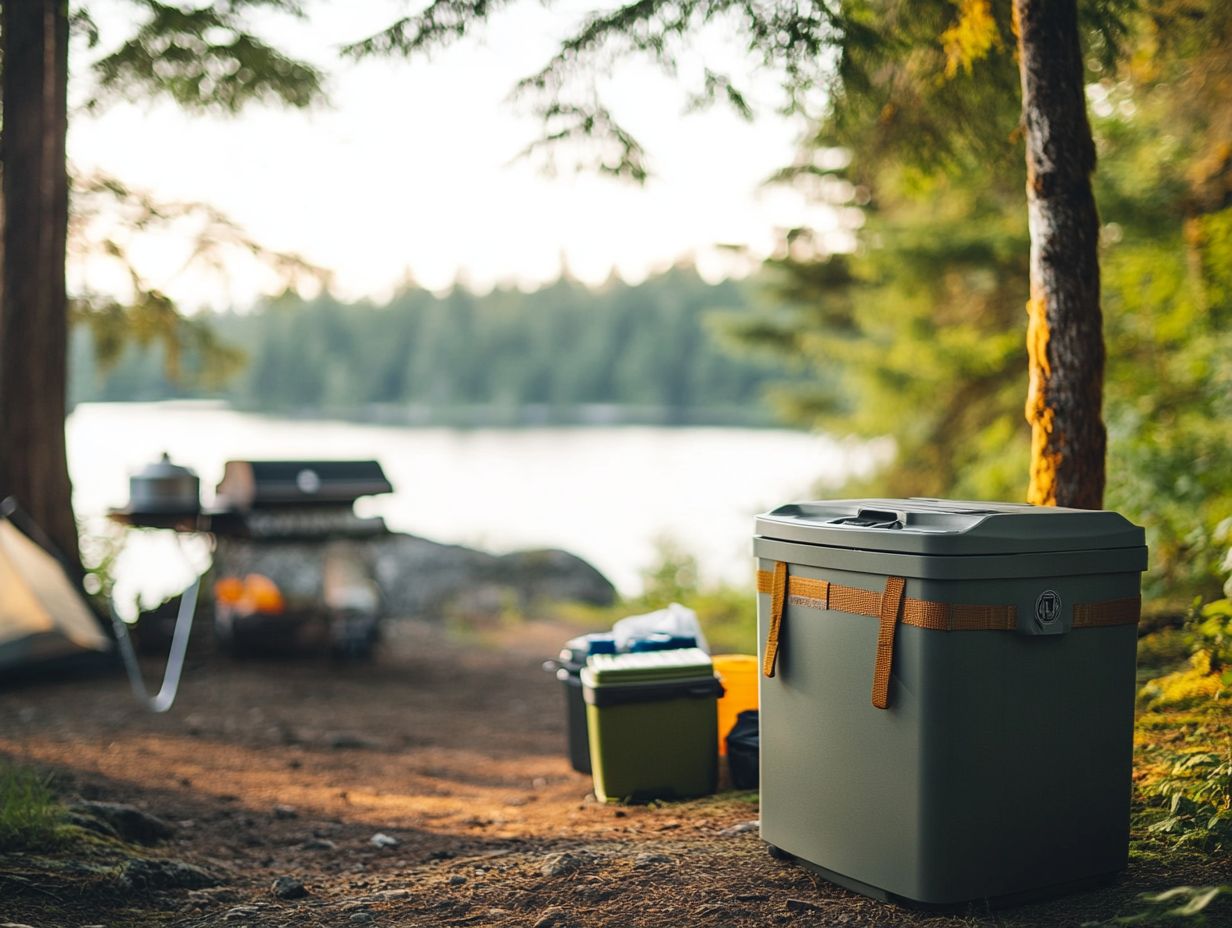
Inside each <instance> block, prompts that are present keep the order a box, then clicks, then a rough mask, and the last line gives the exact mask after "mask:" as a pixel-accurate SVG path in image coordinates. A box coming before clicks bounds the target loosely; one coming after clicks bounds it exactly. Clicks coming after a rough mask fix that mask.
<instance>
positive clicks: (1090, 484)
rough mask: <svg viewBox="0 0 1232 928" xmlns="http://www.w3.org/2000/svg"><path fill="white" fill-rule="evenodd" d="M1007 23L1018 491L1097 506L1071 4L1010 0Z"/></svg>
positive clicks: (1096, 391)
mask: <svg viewBox="0 0 1232 928" xmlns="http://www.w3.org/2000/svg"><path fill="white" fill-rule="evenodd" d="M1014 21H1015V26H1016V28H1017V33H1018V65H1019V72H1020V75H1021V78H1022V114H1023V124H1024V127H1025V130H1026V147H1027V203H1028V211H1029V219H1030V230H1031V298H1030V301H1029V302H1028V303H1027V315H1028V322H1027V353H1028V360H1029V372H1030V379H1029V382H1028V388H1027V407H1026V415H1027V421H1028V422H1030V423H1031V481H1030V489H1029V491H1028V494H1027V498H1028V500H1029V501H1030V502H1032V503H1036V504H1038V505H1049V506H1073V507H1077V508H1081V509H1099V508H1101V507H1102V505H1103V498H1104V454H1105V450H1106V445H1107V436H1106V433H1105V431H1104V423H1103V419H1102V415H1101V407H1102V403H1103V381H1104V340H1103V320H1102V316H1101V313H1100V306H1099V256H1098V253H1097V247H1098V244H1099V217H1098V214H1097V213H1096V210H1095V197H1094V195H1093V194H1092V192H1091V173H1092V172H1093V171H1094V170H1095V144H1094V142H1093V141H1092V139H1091V126H1090V123H1089V122H1088V121H1087V110H1086V97H1085V89H1084V80H1083V66H1082V51H1081V47H1080V44H1079V35H1078V11H1077V4H1076V0H1014Z"/></svg>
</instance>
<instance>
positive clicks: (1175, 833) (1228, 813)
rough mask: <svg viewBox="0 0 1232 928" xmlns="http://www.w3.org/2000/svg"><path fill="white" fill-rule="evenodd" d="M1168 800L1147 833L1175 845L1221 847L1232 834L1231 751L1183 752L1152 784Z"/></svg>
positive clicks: (1213, 848)
mask: <svg viewBox="0 0 1232 928" xmlns="http://www.w3.org/2000/svg"><path fill="white" fill-rule="evenodd" d="M1153 791H1154V793H1155V794H1156V795H1158V796H1160V797H1161V798H1162V799H1163V800H1164V801H1165V802H1166V803H1167V814H1166V815H1165V816H1164V817H1163V818H1161V819H1160V820H1159V821H1157V822H1155V823H1153V824H1152V825H1151V826H1150V829H1149V830H1150V832H1151V833H1155V834H1161V835H1166V836H1168V837H1170V838H1172V839H1173V840H1174V842H1175V845H1176V846H1183V845H1185V844H1197V845H1198V846H1199V847H1201V848H1202V849H1203V850H1210V851H1219V850H1222V849H1223V847H1224V845H1225V842H1226V841H1227V840H1228V838H1229V837H1232V752H1229V753H1227V754H1225V755H1222V756H1221V755H1219V754H1215V753H1211V752H1205V751H1195V752H1194V753H1192V754H1186V755H1184V756H1183V757H1181V758H1180V759H1179V760H1178V761H1177V762H1176V763H1174V764H1173V765H1172V769H1171V770H1170V771H1169V772H1168V775H1167V776H1165V777H1163V778H1162V779H1160V780H1159V781H1158V782H1157V783H1156V784H1155V785H1154V787H1153Z"/></svg>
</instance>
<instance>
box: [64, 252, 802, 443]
mask: <svg viewBox="0 0 1232 928" xmlns="http://www.w3.org/2000/svg"><path fill="white" fill-rule="evenodd" d="M756 290H757V288H756V285H755V284H752V283H749V282H745V281H732V280H725V281H721V282H719V283H717V284H710V283H707V282H706V281H705V280H703V279H702V278H701V276H700V275H699V274H698V273H697V271H696V269H695V268H692V267H689V266H683V265H682V266H677V267H675V268H672V269H670V270H668V271H665V272H663V273H661V274H658V275H655V276H653V277H651V278H648V279H647V280H646V281H644V282H642V283H640V284H627V283H624V282H621V281H616V280H613V281H610V282H608V283H606V284H604V285H602V286H600V287H597V288H592V287H588V286H586V285H585V284H582V283H580V282H578V281H576V280H574V279H572V278H569V277H567V276H566V277H562V278H560V279H558V280H556V281H555V282H553V283H550V284H547V285H545V286H544V287H542V288H540V289H538V290H535V291H532V292H525V291H522V290H518V289H514V288H497V289H495V290H492V291H490V292H489V293H486V294H483V295H476V294H474V293H472V292H470V291H469V290H467V289H466V288H465V287H462V286H456V287H454V288H453V289H452V290H451V291H450V292H448V293H446V294H443V295H439V294H434V293H432V292H430V291H427V290H423V289H419V288H416V287H407V288H405V289H403V290H401V291H400V292H398V293H397V294H395V295H394V296H393V298H392V299H390V300H389V301H388V302H387V303H384V304H374V303H371V302H356V303H345V302H342V301H339V300H337V299H335V298H334V297H332V296H329V295H323V296H320V297H317V298H315V299H312V300H302V299H300V298H299V297H295V296H284V297H282V298H279V299H277V300H273V301H270V302H268V303H266V304H264V305H262V306H259V307H257V308H256V309H255V310H253V311H251V312H248V313H235V312H223V313H211V314H208V315H206V316H204V317H197V321H198V322H199V323H200V322H204V323H205V324H206V325H207V326H208V327H209V328H210V330H212V332H213V333H214V334H215V335H216V337H217V339H218V340H220V342H221V343H222V344H223V345H224V346H226V349H227V350H228V351H231V350H234V352H236V353H235V354H234V357H233V360H232V363H231V364H230V365H229V367H230V369H229V370H227V371H225V373H224V372H223V371H222V369H223V368H226V367H228V365H226V364H225V363H222V364H220V360H222V359H220V358H219V357H218V356H217V355H214V356H210V355H205V354H203V352H201V351H200V350H198V349H195V348H194V347H193V345H192V343H191V342H190V343H189V344H188V345H186V347H185V349H184V351H183V353H182V356H181V357H179V358H178V359H176V363H177V364H178V366H179V370H180V373H179V376H178V377H177V376H171V375H170V372H169V371H168V364H167V357H166V355H165V353H164V349H163V347H162V346H161V344H160V343H159V342H158V341H151V343H150V344H148V345H145V346H141V345H139V344H130V345H128V346H127V347H125V349H124V350H123V351H122V353H121V354H120V355H119V357H118V358H117V359H115V360H114V362H112V363H111V364H105V363H103V362H101V361H100V360H99V358H98V356H97V354H98V353H97V352H96V351H95V343H94V335H93V334H92V333H91V332H90V331H89V330H88V329H87V328H86V327H78V329H77V330H76V331H75V332H74V336H73V342H72V348H71V355H70V371H71V374H70V400H71V402H72V403H73V404H74V405H75V404H77V403H82V402H90V401H99V402H152V401H161V400H173V399H216V400H224V401H226V402H227V403H229V404H230V405H231V406H232V407H234V408H236V409H240V410H245V411H251V412H261V413H270V414H277V415H287V416H327V417H330V418H345V419H353V420H361V421H369V422H378V423H382V424H390V425H418V426H425V425H432V426H458V427H486V426H498V427H521V426H543V425H570V426H596V425H617V424H638V425H659V426H679V425H713V426H751V427H758V426H774V425H781V424H782V423H781V422H780V421H779V420H776V418H775V417H774V415H773V413H772V411H771V409H770V407H769V405H768V404H767V403H765V402H763V395H764V394H765V393H766V391H767V390H768V389H772V388H773V387H774V386H776V385H781V384H784V383H786V382H791V381H797V380H799V378H800V377H801V374H800V373H799V372H796V371H792V370H790V369H789V367H788V366H787V365H786V364H785V363H784V362H782V361H780V360H777V359H773V358H768V357H766V356H764V355H756V354H750V353H749V351H748V350H746V349H742V348H741V347H739V346H738V345H736V344H734V342H733V341H732V340H731V339H730V338H727V337H725V336H724V335H723V333H722V331H721V330H722V329H723V319H724V318H725V317H731V316H736V315H744V314H746V313H749V312H752V311H753V309H754V306H755V305H756V299H757V297H756ZM220 373H222V376H221V377H220V376H219V375H220Z"/></svg>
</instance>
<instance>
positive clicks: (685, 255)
mask: <svg viewBox="0 0 1232 928" xmlns="http://www.w3.org/2000/svg"><path fill="white" fill-rule="evenodd" d="M414 5H415V4H414V3H413V2H412V3H411V4H410V6H411V7H412V8H413V6H414ZM406 8H407V5H406V4H403V3H398V2H391V0H353V2H348V3H324V2H317V3H314V4H310V5H309V11H310V15H309V17H308V19H307V20H306V21H304V22H299V23H297V22H294V21H290V20H287V19H286V18H277V19H267V20H266V21H263V22H260V23H258V26H259V31H260V32H261V33H262V34H263V35H264V36H265V37H266V38H267V39H268V40H270V41H272V42H273V43H274V44H277V45H279V46H281V47H283V48H285V49H286V50H288V51H290V52H292V53H294V54H297V55H300V56H302V57H305V58H308V59H310V60H312V61H314V62H316V63H318V64H320V65H321V66H323V67H324V68H325V69H326V70H327V71H328V72H329V74H330V78H329V82H328V93H329V98H330V99H329V103H328V105H326V106H322V107H318V108H316V109H314V110H312V111H310V112H300V111H285V110H278V109H272V108H268V107H257V108H252V109H249V110H246V111H245V112H244V113H243V114H241V115H240V116H238V117H221V116H201V115H188V114H184V113H182V112H180V111H178V110H177V109H176V108H175V106H174V105H172V104H169V103H155V104H150V103H137V104H133V103H120V104H113V105H111V106H109V107H107V108H106V109H104V110H103V111H102V112H101V113H98V114H84V113H82V114H75V115H74V117H73V118H72V120H71V129H70V136H69V158H70V161H71V163H72V164H73V165H74V167H75V169H76V170H77V171H79V172H81V173H91V172H103V173H106V174H109V175H112V176H115V177H117V178H119V179H120V180H122V181H124V182H125V183H127V184H129V185H131V186H133V187H135V188H139V189H142V190H144V191H147V192H150V193H152V194H154V195H156V196H157V197H159V198H161V199H166V200H174V201H202V202H206V203H209V204H211V205H213V206H215V207H217V208H219V209H221V210H222V211H223V212H225V213H226V214H227V215H228V216H230V217H231V218H232V219H233V220H235V221H236V222H238V223H239V224H240V225H241V226H242V227H243V228H244V229H245V230H246V231H247V233H248V234H249V235H250V236H252V237H253V238H254V239H256V240H257V241H259V242H261V243H262V244H263V245H265V246H267V247H269V248H272V249H276V250H280V251H287V252H294V253H297V254H300V255H302V256H303V257H305V258H306V259H308V260H309V261H311V262H312V263H314V264H316V265H318V266H320V267H323V268H325V269H326V270H327V271H329V272H330V273H331V275H332V280H333V284H332V287H333V289H334V291H335V292H336V293H337V294H338V295H340V296H342V297H343V298H347V299H359V298H365V297H370V298H375V299H381V298H384V297H387V296H388V295H389V294H391V293H392V292H393V291H394V290H395V289H396V288H397V287H399V286H400V285H402V284H404V283H406V282H407V281H408V280H413V281H415V282H416V283H418V284H420V285H422V286H426V287H428V288H430V289H436V290H440V289H444V288H447V287H449V286H450V285H452V284H453V283H454V282H455V281H458V280H461V281H463V282H465V283H466V284H467V285H469V286H471V287H472V288H474V289H477V290H481V291H482V290H485V289H488V288H490V287H491V286H494V285H497V284H516V285H519V286H523V287H533V286H535V285H536V284H539V283H542V282H545V281H548V280H551V279H554V278H555V277H556V276H557V275H558V274H559V273H560V272H561V270H562V267H564V266H567V268H568V270H569V272H570V273H571V274H573V275H574V276H575V277H578V278H580V279H582V280H584V281H587V282H591V283H599V282H601V281H603V280H605V279H607V278H608V277H609V276H610V275H611V274H612V273H617V274H619V275H620V276H621V277H623V278H625V279H627V280H630V281H637V280H639V279H642V278H644V277H645V276H646V275H647V274H649V273H653V272H655V271H656V270H661V269H663V268H666V267H668V266H670V265H672V264H673V263H676V262H677V261H679V260H682V259H684V260H692V261H694V262H695V263H696V264H697V265H698V267H699V269H700V270H701V271H702V273H703V274H704V275H705V276H707V277H708V278H710V279H716V278H718V277H721V276H726V275H729V274H737V275H738V274H741V273H745V272H747V271H748V270H749V269H750V268H751V267H753V266H755V260H756V259H760V258H764V257H765V256H766V255H767V254H769V253H770V252H771V251H772V250H773V249H774V247H775V245H776V243H777V235H776V230H778V229H782V228H787V227H791V226H794V225H799V224H801V223H809V224H811V225H812V226H814V227H816V228H821V229H823V230H824V229H826V228H832V227H834V225H835V220H834V217H832V216H831V215H829V214H828V213H826V212H825V211H824V210H823V209H821V208H819V207H811V206H809V205H808V204H807V203H805V202H804V201H803V200H802V198H801V197H800V196H799V195H798V194H796V193H794V192H792V191H789V190H785V189H782V188H766V187H765V186H764V184H763V182H764V180H765V179H766V178H767V176H769V175H770V174H771V173H772V172H773V171H774V170H776V169H777V168H780V167H783V166H784V165H786V164H788V163H789V162H790V161H791V160H792V158H793V155H794V153H795V145H796V141H797V139H798V137H799V136H800V133H801V131H802V128H803V126H802V125H801V124H800V123H799V122H797V121H794V120H792V119H789V118H787V117H784V116H781V115H778V114H777V113H776V112H775V104H776V103H777V102H778V101H779V97H778V94H777V84H776V83H775V81H774V79H773V75H770V74H765V73H758V72H756V71H751V72H747V73H748V75H749V78H750V84H749V86H750V87H752V89H753V97H754V99H755V100H756V101H758V102H760V103H761V104H762V105H761V106H760V107H759V110H760V113H759V116H758V117H757V118H756V119H755V120H754V121H753V122H746V121H744V120H742V119H740V118H739V117H738V116H736V115H735V114H734V113H732V112H730V111H728V110H726V109H723V108H711V109H708V110H705V111H702V112H699V113H690V114H686V113H685V112H684V111H685V109H686V103H687V94H686V92H685V90H684V89H683V88H682V86H681V84H680V83H679V82H677V81H676V80H673V79H672V78H669V77H667V76H665V75H663V74H661V73H660V72H659V70H658V69H657V68H656V67H654V66H653V65H650V64H648V63H644V62H642V63H639V62H632V63H630V64H628V65H625V66H621V67H619V68H617V69H616V70H614V71H613V72H611V73H610V74H607V75H603V76H602V77H600V78H599V81H600V91H601V93H602V95H603V98H604V100H605V101H606V102H607V103H608V104H609V105H610V106H611V108H612V109H613V110H614V111H615V113H616V114H617V116H618V117H620V118H621V119H623V120H624V121H625V122H626V123H627V124H628V125H630V126H631V127H632V128H633V130H634V131H635V133H636V134H637V135H638V136H639V137H640V138H641V140H642V141H643V142H644V143H645V145H646V148H647V149H648V151H649V153H650V162H651V168H652V171H653V172H654V175H653V177H652V179H651V181H650V182H649V183H648V184H647V185H646V186H645V187H642V188H639V187H636V186H633V185H631V184H629V183H627V182H620V181H616V180H612V179H609V178H604V177H600V176H597V175H595V174H593V173H589V172H584V173H577V172H575V171H574V170H572V167H571V165H569V164H562V165H561V167H562V170H560V171H559V172H558V173H557V174H556V176H554V177H550V176H545V175H544V174H543V172H542V171H541V169H540V167H539V166H537V165H535V164H532V163H530V162H528V161H527V160H524V159H523V160H519V159H517V157H516V156H517V154H518V153H519V152H520V151H522V149H524V148H525V147H526V145H527V144H529V143H530V142H532V141H534V140H535V139H536V138H538V132H539V129H540V124H539V121H538V119H537V118H536V117H535V116H534V115H533V114H531V113H529V112H527V111H525V110H524V109H523V108H519V107H518V106H515V105H513V104H511V103H510V101H509V99H508V95H509V91H510V89H511V87H512V86H513V84H514V82H515V81H516V80H517V78H519V77H521V76H523V75H525V74H527V73H529V72H531V71H533V70H535V69H536V68H537V67H538V66H539V65H541V64H542V63H543V62H544V61H545V60H546V59H547V57H548V56H549V55H550V53H551V52H552V51H553V50H554V49H555V48H556V45H557V42H558V41H559V37H560V36H562V35H564V34H565V33H566V31H567V30H568V28H569V26H570V24H571V23H573V22H575V21H576V13H570V12H569V11H570V8H572V9H573V10H575V11H576V10H577V9H580V8H581V7H580V6H579V5H578V4H576V3H564V4H557V5H556V7H554V8H553V10H545V9H543V7H542V6H541V5H539V4H538V3H533V2H526V0H523V2H522V3H517V4H514V7H513V9H512V10H511V11H507V12H505V13H503V14H501V15H500V16H498V17H497V18H496V19H494V20H493V21H492V22H491V23H490V24H489V25H488V26H487V27H486V28H485V29H484V30H483V31H482V34H481V35H480V36H479V37H478V38H477V39H472V40H468V41H465V42H463V43H461V44H459V45H456V46H455V47H453V48H451V49H448V50H446V51H444V52H441V53H437V54H435V55H434V56H433V58H432V59H431V60H422V61H415V62H407V61H404V60H380V61H368V62H363V63H359V64H354V63H349V62H342V61H340V60H339V59H338V56H337V54H336V50H337V48H338V47H339V46H340V45H342V44H345V43H346V42H348V41H351V40H354V39H357V38H361V37H363V36H366V35H368V34H370V33H372V32H374V31H376V30H378V29H379V28H381V27H382V26H384V25H386V24H388V23H389V22H391V21H392V20H393V19H395V18H396V17H397V15H398V14H399V12H400V11H402V10H405V9H406ZM91 9H92V10H93V11H94V13H95V18H96V20H97V21H98V22H99V24H100V26H101V27H102V32H103V41H104V47H105V46H106V45H108V44H109V43H113V42H115V41H116V40H117V39H118V38H119V37H120V36H122V35H124V34H126V33H127V32H129V31H131V29H132V28H133V23H132V21H131V16H132V15H133V14H132V11H133V9H134V7H132V6H129V5H127V4H125V3H123V2H121V0H103V2H99V3H97V4H95V5H93V6H92V7H91ZM734 48H735V47H734V45H733V43H732V42H730V41H726V40H725V39H724V37H723V35H722V34H721V30H717V29H716V30H712V31H711V33H709V34H708V35H706V36H703V37H702V38H700V39H699V40H698V41H697V43H696V45H695V46H693V47H692V48H691V50H690V53H689V54H688V55H687V56H686V57H685V59H684V61H683V62H682V69H681V70H682V73H683V74H684V76H685V78H686V79H687V77H688V76H689V75H690V74H696V73H699V72H700V67H701V62H702V61H703V60H705V61H706V63H707V64H714V63H718V64H720V65H730V64H737V65H738V64H740V62H741V58H740V57H739V55H738V54H736V53H735V50H734ZM85 57H86V53H85V52H82V54H80V55H79V56H78V59H77V60H83V59H84V58H85ZM74 73H75V76H74V83H73V87H72V96H73V99H75V100H81V99H84V96H85V95H86V94H87V93H88V91H89V80H88V74H86V73H85V69H84V68H80V67H78V68H77V69H76V70H75V72H74ZM726 244H737V245H741V246H746V247H747V248H748V254H749V256H751V258H752V259H754V260H752V261H751V260H750V259H749V258H748V257H746V258H737V257H733V256H732V254H731V252H730V250H728V249H724V248H722V247H720V246H722V245H726ZM187 247H188V246H187V244H186V242H185V241H183V240H176V239H175V237H174V236H160V237H156V238H152V239H151V238H148V237H147V239H146V240H144V241H138V242H136V244H135V245H134V248H133V252H134V254H135V256H136V257H137V259H138V265H139V269H140V270H141V272H142V274H143V276H145V277H146V279H147V281H148V282H149V283H151V284H153V285H154V286H158V287H160V288H161V289H163V290H165V291H166V292H168V293H169V294H170V295H171V296H172V297H173V298H175V299H177V300H178V301H179V302H181V303H182V304H184V305H185V306H186V307H187V308H192V307H195V306H200V305H211V306H215V307H219V308H221V307H228V306H231V307H237V308H243V307H246V306H248V305H251V304H252V303H253V302H254V301H256V300H258V299H259V298H260V296H261V295H262V294H263V293H268V292H271V291H276V290H278V289H280V288H281V283H280V281H278V280H277V279H275V278H274V277H272V276H271V275H270V274H269V273H268V272H267V271H264V270H263V269H261V268H260V267H258V266H256V265H254V264H253V263H252V262H251V261H245V260H238V259H237V260H233V261H230V262H228V264H227V265H226V267H225V272H224V273H221V274H219V273H214V272H210V273H206V272H203V271H196V270H193V269H191V268H190V269H189V270H187V271H185V270H183V264H184V261H185V258H186V256H187ZM70 286H72V287H73V288H74V289H76V290H79V291H80V290H82V289H87V288H88V289H91V290H95V291H103V292H122V291H123V290H124V287H125V286H126V284H125V279H124V277H123V276H121V275H119V274H118V271H117V269H116V268H115V267H114V266H111V265H109V264H108V263H107V262H106V261H103V260H101V259H98V258H94V259H79V260H77V261H76V262H75V264H74V265H73V267H72V269H71V272H70Z"/></svg>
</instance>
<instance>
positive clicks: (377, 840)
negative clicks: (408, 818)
mask: <svg viewBox="0 0 1232 928" xmlns="http://www.w3.org/2000/svg"><path fill="white" fill-rule="evenodd" d="M368 843H369V844H371V845H372V846H373V847H380V848H386V847H397V846H398V844H399V843H400V842H399V841H398V839H397V838H393V837H390V836H389V835H387V834H385V833H384V832H380V831H378V832H377V833H376V834H374V835H373V836H372V837H371V838H369V839H368Z"/></svg>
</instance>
